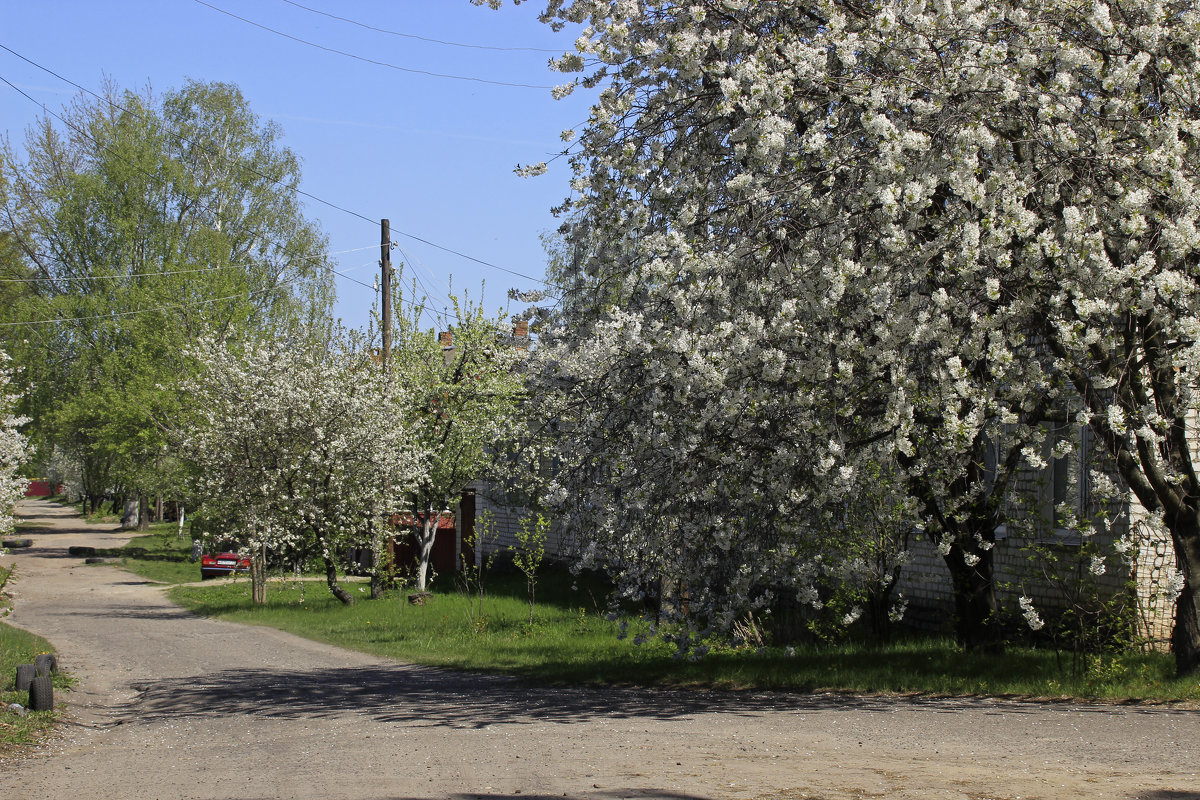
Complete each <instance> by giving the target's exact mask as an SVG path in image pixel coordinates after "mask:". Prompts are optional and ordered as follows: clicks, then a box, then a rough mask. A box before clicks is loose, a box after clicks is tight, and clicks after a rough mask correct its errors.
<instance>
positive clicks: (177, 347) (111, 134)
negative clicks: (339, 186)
mask: <svg viewBox="0 0 1200 800" xmlns="http://www.w3.org/2000/svg"><path fill="white" fill-rule="evenodd" d="M61 118H62V124H61V125H59V126H56V124H55V123H54V121H53V120H52V119H51V118H50V117H49V116H47V117H45V118H43V119H42V120H41V121H40V122H39V123H38V124H37V125H35V126H34V127H33V128H32V129H31V130H30V131H29V133H28V135H27V137H26V140H25V147H24V153H23V156H22V157H18V155H17V154H16V153H14V152H13V151H12V149H11V148H10V147H8V146H6V147H5V150H4V152H3V156H2V161H3V165H2V169H0V174H2V175H3V185H4V187H5V191H4V193H3V200H4V203H3V212H2V213H3V223H2V227H3V228H4V234H5V237H6V238H5V241H6V242H10V243H11V245H12V247H11V248H10V251H11V250H14V249H15V251H16V256H15V257H8V256H6V257H4V258H3V259H0V263H2V264H3V268H4V269H5V271H6V273H9V274H11V275H12V276H14V277H21V278H22V279H23V280H25V281H26V282H24V283H21V284H17V285H19V286H21V287H22V292H21V293H20V296H19V297H17V298H16V300H15V302H14V303H13V304H12V305H11V306H7V307H6V308H5V310H4V312H3V313H4V319H5V321H6V322H9V323H20V324H19V325H9V326H7V327H5V328H4V330H5V331H7V332H8V334H9V338H8V341H9V346H10V347H11V352H12V354H13V356H14V357H15V358H16V359H17V361H18V362H19V363H21V364H22V365H23V367H24V369H25V377H24V380H25V382H26V385H27V386H28V387H29V388H30V395H29V398H28V408H29V414H30V416H31V417H33V420H34V439H35V442H36V444H37V445H38V446H39V448H40V449H41V451H42V453H43V454H44V455H45V456H46V457H49V456H50V455H51V452H52V450H53V449H54V448H57V449H58V451H59V453H60V455H65V456H67V457H68V458H69V459H70V460H72V461H74V462H75V463H76V464H78V470H77V472H78V475H79V484H80V488H81V489H82V491H83V492H84V493H85V494H87V495H88V496H89V497H91V498H92V503H93V506H95V505H96V504H98V503H99V499H100V497H101V496H102V495H104V493H105V492H106V491H108V490H114V491H115V492H116V493H117V494H118V495H121V496H127V497H135V496H138V495H140V496H142V497H143V498H145V497H148V496H150V495H151V494H157V493H171V492H178V491H180V489H181V483H182V476H181V475H180V474H179V471H178V469H177V463H176V461H175V458H174V452H173V451H172V450H171V447H170V442H169V441H168V437H167V432H166V430H165V427H164V420H169V419H170V418H172V417H173V416H175V415H178V414H180V413H182V411H183V410H184V409H185V408H186V406H187V400H188V398H187V397H186V396H184V395H181V394H179V393H178V392H177V391H173V390H172V388H171V387H175V386H177V385H178V380H177V379H178V378H179V377H180V376H185V375H188V374H190V373H191V371H192V370H193V368H194V364H193V363H192V362H191V361H190V360H189V358H188V357H187V356H186V355H185V353H186V352H187V348H188V345H189V344H191V343H194V342H196V341H197V340H198V339H199V338H201V337H211V338H214V339H218V340H221V339H224V338H226V337H234V338H236V337H237V336H241V335H245V334H246V333H247V332H250V331H260V330H264V329H270V328H275V327H283V328H286V327H288V326H291V325H294V324H296V323H297V322H299V321H303V320H307V319H311V318H313V317H316V316H320V315H323V314H325V313H327V311H328V307H329V303H330V302H331V294H330V291H331V286H332V283H331V280H332V279H331V276H330V275H329V274H328V272H327V271H326V269H325V266H326V264H325V255H324V252H325V242H324V240H323V238H322V236H321V235H320V233H319V232H318V230H317V228H316V227H315V226H314V225H312V224H311V223H309V222H307V221H305V220H304V219H303V217H302V216H301V209H300V206H299V204H298V203H297V200H296V197H295V193H294V189H295V188H296V186H297V184H298V182H299V162H298V160H297V158H296V156H295V155H294V154H293V153H291V152H290V151H289V150H288V149H287V148H285V147H282V146H281V145H280V143H279V138H280V131H279V129H278V128H277V127H276V126H275V125H274V124H273V123H264V122H262V121H261V120H260V119H259V118H258V117H257V116H256V115H255V114H254V113H253V112H252V111H251V110H250V108H249V106H248V105H247V103H246V101H245V99H244V98H243V97H242V95H241V93H240V92H239V91H238V90H237V88H236V87H233V86H231V85H228V84H219V83H214V84H205V83H196V82H192V83H188V84H187V85H185V86H184V87H183V88H182V89H180V90H177V91H172V92H168V93H167V94H165V95H163V96H162V97H160V98H156V97H154V96H152V95H151V94H150V93H149V92H148V91H147V92H145V93H141V94H139V93H134V92H129V91H126V92H120V91H119V90H117V89H116V88H115V87H109V88H108V89H107V91H106V93H105V95H104V97H102V98H98V99H95V100H91V99H88V98H86V97H83V96H80V97H79V98H76V99H75V100H74V101H73V102H72V104H71V105H70V106H68V107H67V108H66V109H64V110H63V112H62V114H61ZM6 252H7V251H6ZM10 255H11V253H10ZM6 277H8V275H6ZM55 320H57V322H55ZM143 509H144V504H143ZM143 516H145V515H143Z"/></svg>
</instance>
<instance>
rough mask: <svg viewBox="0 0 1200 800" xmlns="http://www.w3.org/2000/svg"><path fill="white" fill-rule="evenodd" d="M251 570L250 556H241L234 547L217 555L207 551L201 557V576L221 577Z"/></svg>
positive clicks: (202, 577)
mask: <svg viewBox="0 0 1200 800" xmlns="http://www.w3.org/2000/svg"><path fill="white" fill-rule="evenodd" d="M249 571H250V557H249V556H239V555H238V554H237V552H236V551H235V550H233V549H232V548H230V549H228V550H224V551H222V552H220V553H217V554H216V555H213V554H212V553H205V554H204V555H202V556H201V557H200V578H201V580H208V579H209V578H219V577H221V576H222V575H233V574H235V573H238V572H249Z"/></svg>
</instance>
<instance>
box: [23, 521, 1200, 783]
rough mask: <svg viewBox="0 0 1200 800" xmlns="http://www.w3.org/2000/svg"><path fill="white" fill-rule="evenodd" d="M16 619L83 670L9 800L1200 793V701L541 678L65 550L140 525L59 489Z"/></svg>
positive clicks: (109, 539) (27, 571)
mask: <svg viewBox="0 0 1200 800" xmlns="http://www.w3.org/2000/svg"><path fill="white" fill-rule="evenodd" d="M20 511H21V513H22V515H23V516H26V517H27V518H29V520H30V521H37V522H41V523H45V524H46V525H47V527H46V528H45V529H43V530H39V531H36V532H34V533H33V534H32V538H33V540H34V547H33V548H31V549H30V550H25V551H20V552H19V553H18V555H17V560H18V561H19V565H20V566H19V569H20V574H21V579H20V582H19V583H18V584H17V586H16V589H17V593H18V594H17V598H16V611H15V612H14V614H13V615H12V618H11V622H13V623H14V624H16V625H18V626H20V627H23V628H27V629H29V630H32V631H35V632H37V633H39V634H41V635H43V636H45V637H46V638H48V639H50V640H51V641H52V642H54V644H55V647H56V648H57V649H58V652H59V657H60V662H61V663H62V664H63V666H64V667H66V668H67V669H69V670H71V671H72V672H73V673H74V674H75V675H76V676H77V677H78V678H79V679H80V683H79V686H78V688H77V689H76V690H75V691H74V692H72V693H70V694H69V695H67V696H66V697H67V704H68V705H67V708H68V716H69V722H68V725H67V726H66V728H65V731H64V734H63V735H62V736H61V737H59V738H58V739H56V740H55V741H53V742H52V743H50V744H49V745H47V746H46V747H44V748H42V749H41V750H39V751H37V752H35V753H32V754H30V755H28V756H26V757H23V758H10V759H8V760H5V761H2V762H0V797H3V798H35V797H36V798H63V800H103V799H104V798H142V799H144V798H163V800H166V799H167V798H238V799H239V800H246V799H247V798H264V799H266V798H362V799H363V800H385V798H393V799H394V798H493V797H500V796H513V795H517V794H521V795H523V796H526V797H530V796H532V797H534V798H551V797H574V798H597V799H600V798H603V799H608V798H619V797H661V798H676V799H677V800H694V799H697V798H780V799H782V798H807V799H808V800H818V799H828V800H833V798H865V797H879V798H889V799H890V798H954V799H959V798H961V799H963V800H983V799H984V798H990V799H994V800H1001V799H1002V798H1005V799H1010V800H1016V798H1022V799H1028V798H1075V797H1080V798H1093V797H1095V798H1102V797H1103V798H1138V800H1184V798H1200V712H1197V711H1187V710H1171V709H1161V708H1139V707H1112V706H1077V705H1052V706H1043V705H1037V704H1031V703H1004V702H991V701H974V700H967V701H939V700H903V699H899V700H898V699H879V698H843V697H835V696H828V695H818V696H803V695H788V694H775V693H753V694H727V693H684V692H673V691H643V690H621V689H604V690H593V689H587V690H575V689H537V688H535V689H530V688H528V687H525V686H522V685H521V684H519V683H517V682H515V681H512V680H508V679H505V678H496V677H480V676H473V675H461V674H457V673H453V672H447V671H443V670H437V669H430V668H426V667H417V666H412V665H407V664H402V663H398V662H394V661H388V660H384V659H378V658H373V657H370V656H364V655H360V654H356V653H352V652H348V651H345V650H339V649H337V648H334V647H328V646H325V645H320V644H314V643H312V642H308V641H305V640H303V639H298V638H296V637H294V636H290V635H287V634H283V633H279V632H277V631H273V630H269V629H263V628H254V627H247V626H242V625H235V624H231V623H225V622H217V621H212V620H206V619H201V618H198V617H194V616H192V615H189V614H187V613H185V612H183V611H181V610H179V609H178V608H177V607H175V606H173V605H171V604H170V603H168V602H167V601H166V600H165V599H164V596H163V592H162V590H161V589H160V588H157V587H155V586H153V585H149V584H147V583H146V582H144V581H142V580H141V579H139V578H137V577H135V576H132V575H130V574H129V573H126V572H122V571H120V570H116V569H112V568H108V567H85V566H84V565H83V564H82V562H81V560H80V559H75V558H70V557H67V555H66V553H67V547H68V546H69V545H72V544H98V545H102V546H112V545H113V544H115V543H117V542H120V541H122V540H123V538H124V537H123V536H122V535H121V534H119V533H116V532H115V531H113V530H111V529H105V528H100V527H95V526H84V525H83V523H82V522H80V521H79V520H78V519H77V518H74V517H72V516H71V515H70V512H69V510H67V509H62V508H61V507H58V506H55V505H52V504H49V503H44V502H40V501H35V502H29V501H27V502H26V503H24V504H22V507H21V509H20Z"/></svg>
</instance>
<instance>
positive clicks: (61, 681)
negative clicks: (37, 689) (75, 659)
mask: <svg viewBox="0 0 1200 800" xmlns="http://www.w3.org/2000/svg"><path fill="white" fill-rule="evenodd" d="M50 652H53V649H52V648H51V647H50V643H49V642H47V641H46V640H45V639H43V638H42V637H40V636H35V635H33V634H32V633H28V632H26V631H23V630H21V629H19V628H14V627H12V626H11V625H6V624H5V623H3V622H0V754H3V753H5V752H6V751H10V750H11V749H13V748H16V747H22V746H28V745H31V744H37V743H38V742H39V741H41V740H42V739H43V738H44V737H45V736H46V734H47V733H49V732H50V729H51V726H52V725H53V724H54V719H55V716H56V714H57V712H55V711H28V712H26V713H25V715H24V716H21V715H20V714H17V713H16V712H14V711H10V710H9V709H8V706H9V704H11V703H19V704H21V705H22V706H25V705H28V704H29V696H28V693H27V692H18V691H16V689H15V688H14V683H15V681H16V675H17V665H18V664H32V663H33V660H34V659H35V658H36V657H37V656H38V654H39V653H50ZM71 683H72V681H71V679H70V677H69V676H68V675H67V674H66V673H65V672H62V671H59V672H57V673H55V675H54V688H55V690H56V696H57V691H58V690H60V689H65V688H67V687H68V686H70V685H71Z"/></svg>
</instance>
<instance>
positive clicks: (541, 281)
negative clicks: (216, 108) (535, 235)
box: [0, 0, 565, 291]
mask: <svg viewBox="0 0 1200 800" xmlns="http://www.w3.org/2000/svg"><path fill="white" fill-rule="evenodd" d="M197 1H198V0H197ZM0 50H4V51H6V52H8V53H10V54H12V55H14V56H16V57H17V58H19V59H21V60H22V61H24V62H25V63H27V64H29V65H31V66H33V67H36V68H38V69H40V70H42V71H43V72H45V73H47V74H49V75H53V76H54V77H55V78H58V79H59V80H60V81H62V82H63V83H66V84H69V85H71V86H74V87H75V88H76V89H78V90H79V91H81V92H83V93H85V94H89V95H91V96H92V97H95V98H96V99H97V100H100V101H102V102H105V103H108V104H109V105H111V106H112V107H113V108H116V109H119V110H121V111H124V112H125V113H127V114H134V115H135V116H138V117H141V118H143V119H144V117H142V115H141V114H140V113H139V112H136V111H132V110H130V109H127V108H124V107H123V106H121V105H120V104H118V103H114V102H113V101H112V100H110V99H108V98H105V97H102V96H101V95H99V94H97V93H95V92H93V91H92V90H91V89H88V88H87V87H86V86H83V85H82V84H79V83H76V82H75V81H73V80H71V79H70V78H66V77H64V76H62V75H60V74H59V73H57V72H55V71H54V70H52V69H50V68H49V67H46V66H44V65H42V64H39V63H38V62H36V61H34V60H33V59H31V58H28V57H27V56H24V55H22V54H20V53H18V52H17V51H16V50H13V49H12V48H11V47H8V46H6V45H4V44H3V43H0ZM0 81H3V82H4V83H6V84H8V86H9V87H10V88H12V89H13V91H16V92H18V93H19V94H20V95H21V96H23V97H24V98H25V99H26V100H28V101H29V102H31V103H33V104H34V105H36V106H38V107H39V108H41V109H42V110H43V111H44V112H45V113H47V114H49V115H50V116H53V117H54V118H55V119H57V120H59V121H60V122H62V123H63V124H64V125H67V126H68V127H71V128H73V129H74V126H72V125H71V124H70V123H68V122H67V121H66V120H64V119H63V118H62V117H60V116H59V115H57V114H55V113H53V112H52V111H50V110H49V109H47V108H46V105H45V104H44V103H39V102H38V101H37V100H35V99H34V98H32V97H30V96H29V95H28V94H27V93H26V92H24V91H23V90H22V89H20V88H19V87H17V86H16V85H15V84H13V83H12V82H11V81H9V80H8V79H7V78H4V77H3V76H0ZM79 132H80V133H83V135H85V136H86V135H88V134H86V133H85V132H82V131H79ZM172 135H173V136H174V137H175V139H176V140H177V141H179V142H184V143H188V144H193V143H192V142H190V141H189V140H187V139H185V138H184V137H182V136H179V135H178V134H172ZM93 141H94V139H93ZM210 155H211V153H210ZM247 169H248V171H250V172H251V173H252V174H254V175H257V176H258V177H260V178H262V179H263V180H266V181H270V182H271V183H274V184H276V185H279V186H284V184H283V182H282V181H280V180H276V179H274V178H271V177H269V176H267V175H264V174H263V173H261V172H259V171H258V170H256V169H254V168H253V167H247ZM284 188H287V189H289V190H290V191H292V192H294V193H296V194H297V195H299V196H301V197H306V198H308V199H310V200H314V201H316V202H318V203H320V204H322V205H324V206H326V207H328V208H332V209H334V210H336V211H341V212H342V213H344V214H348V215H350V216H352V217H356V218H358V219H361V220H363V221H364V222H368V223H370V224H371V225H372V226H374V225H378V224H379V221H378V220H375V219H372V218H371V217H368V216H366V215H365V214H360V213H358V212H357V211H354V210H351V209H349V208H345V207H344V206H341V205H338V204H337V203H333V202H330V201H329V200H326V199H324V198H322V197H318V196H316V195H315V194H312V193H310V192H306V191H304V190H303V189H299V188H296V187H289V186H284ZM391 230H392V233H394V234H398V235H400V236H403V237H405V238H408V239H412V240H413V241H417V242H420V243H422V244H425V245H428V246H430V247H433V248H435V249H437V250H441V251H442V252H445V253H450V254H451V255H455V256H458V257H459V258H462V259H465V260H467V261H471V262H474V263H476V264H479V265H480V266H484V267H488V268H489V269H494V270H497V271H499V272H504V273H507V274H509V275H513V276H515V277H518V278H524V279H525V280H528V281H533V282H534V283H539V284H541V285H543V286H547V287H549V288H552V289H557V290H559V291H565V289H564V287H562V286H558V285H557V284H553V283H551V282H549V281H547V280H546V279H545V278H535V277H533V276H532V275H526V274H524V273H521V272H517V271H516V270H511V269H508V268H507V267H502V266H500V265H499V264H494V263H492V262H490V261H486V260H484V259H482V258H476V257H475V256H470V255H467V254H466V253H463V252H460V251H458V250H455V249H453V248H450V247H446V246H444V245H440V244H437V243H436V242H431V241H430V240H428V239H425V238H422V237H420V236H417V235H416V234H413V233H408V232H406V231H403V230H400V229H398V228H392V229H391Z"/></svg>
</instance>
